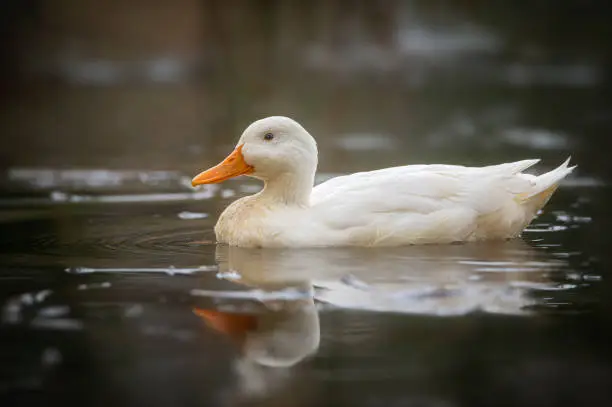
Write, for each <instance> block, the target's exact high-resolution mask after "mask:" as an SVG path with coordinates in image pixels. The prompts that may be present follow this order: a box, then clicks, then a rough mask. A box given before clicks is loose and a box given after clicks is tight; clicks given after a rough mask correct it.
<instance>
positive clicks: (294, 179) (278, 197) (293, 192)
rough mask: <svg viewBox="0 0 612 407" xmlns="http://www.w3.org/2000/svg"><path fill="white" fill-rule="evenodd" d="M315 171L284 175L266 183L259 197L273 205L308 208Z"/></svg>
mask: <svg viewBox="0 0 612 407" xmlns="http://www.w3.org/2000/svg"><path fill="white" fill-rule="evenodd" d="M314 175H315V174H314V171H312V172H309V173H307V174H305V173H302V174H295V173H283V174H280V175H278V176H276V177H274V178H272V179H268V180H266V181H265V184H264V189H263V190H262V191H261V192H260V193H259V197H260V198H261V199H264V200H266V201H270V202H272V203H279V204H284V205H295V206H308V205H310V194H311V192H312V187H313V185H314Z"/></svg>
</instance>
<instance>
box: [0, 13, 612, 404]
mask: <svg viewBox="0 0 612 407" xmlns="http://www.w3.org/2000/svg"><path fill="white" fill-rule="evenodd" d="M85 3H86V2H85ZM287 3H291V2H287ZM372 3H374V2H372ZM391 3H392V2H389V4H391ZM431 3H432V4H433V3H436V6H435V7H433V6H423V7H417V6H416V4H417V2H404V3H401V2H398V3H393V4H395V5H396V6H397V10H392V11H393V12H392V13H390V14H389V13H387V14H385V13H383V14H382V16H381V15H379V14H375V15H372V16H370V15H369V14H368V13H369V11H368V9H367V7H365V6H362V9H360V10H361V11H360V12H359V13H361V14H359V13H357V14H355V15H353V14H350V13H349V14H347V15H346V16H344V14H342V13H336V12H334V11H333V10H331V11H330V10H328V9H326V7H324V5H322V4H319V3H317V4H318V5H317V6H316V8H314V9H313V10H315V9H316V10H319V12H312V13H310V14H308V13H306V11H304V10H302V7H301V6H299V5H297V3H291V4H293V6H292V7H294V8H295V9H292V7H289V6H287V7H288V8H287V9H285V8H283V7H280V6H279V7H278V9H279V10H280V11H278V10H277V12H276V13H272V14H270V13H268V10H267V9H266V10H263V9H262V10H259V11H253V10H251V11H244V10H243V11H244V16H250V17H252V18H253V19H254V20H256V22H260V23H261V22H263V23H262V27H264V26H265V27H269V29H267V30H261V29H259V30H258V29H253V27H252V26H251V25H249V21H251V20H250V19H246V20H245V19H242V20H241V19H240V18H238V17H236V20H235V21H234V20H232V21H234V22H233V23H228V22H227V21H226V22H221V23H219V26H220V27H221V28H223V27H225V30H220V32H222V33H221V34H218V35H219V36H218V37H215V36H213V37H210V38H212V40H210V38H209V40H210V43H207V47H208V48H206V49H207V52H205V53H204V54H203V55H204V56H205V58H203V59H202V61H203V65H204V68H203V69H204V71H203V72H199V75H201V76H199V77H198V76H197V75H196V76H195V79H194V77H193V76H189V75H187V73H185V75H184V77H183V76H181V75H182V74H181V72H183V71H181V69H179V68H180V66H182V65H180V64H179V65H172V64H173V63H176V64H178V63H179V62H180V61H179V62H177V61H174V60H172V59H171V58H170V57H168V58H170V59H164V60H163V61H161V62H163V63H162V65H161V67H162V68H164V67H165V68H164V69H165V70H164V69H161V68H160V67H159V66H157V65H156V64H157V63H161V62H160V61H157V60H147V61H145V62H146V63H143V64H144V65H142V66H141V65H134V66H132V65H130V64H129V63H128V62H125V61H123V62H121V63H119V62H118V59H117V57H113V55H114V54H112V52H111V51H112V50H114V49H115V48H113V47H111V46H109V47H107V48H104V47H101V48H100V49H102V50H106V51H108V52H110V54H109V55H110V56H109V55H107V56H106V59H104V58H105V57H104V55H103V56H101V57H100V56H96V57H92V56H91V55H87V53H85V55H81V54H79V51H78V50H79V49H86V48H79V46H76V45H74V44H73V43H70V42H69V44H73V45H71V46H69V47H68V51H70V52H67V53H65V54H63V53H61V52H60V53H59V54H58V55H59V56H58V57H57V58H58V59H57V61H56V60H53V59H49V60H50V61H51V62H52V63H51V62H49V65H48V66H47V65H44V63H43V62H40V61H47V59H45V58H41V59H40V60H39V59H36V58H30V59H28V58H25V59H20V60H19V61H21V62H23V61H26V62H27V63H30V64H31V63H33V62H32V61H39V63H40V64H42V65H41V66H38V65H36V63H34V65H36V66H35V67H36V68H37V69H38V70H37V69H33V68H32V66H30V65H27V63H26V68H28V69H26V68H24V66H22V65H19V64H17V65H16V67H14V69H15V70H16V71H18V72H21V73H22V74H23V72H29V73H30V74H32V72H35V73H36V72H39V73H40V72H43V73H45V74H44V75H43V74H41V75H42V76H41V77H37V76H36V75H34V77H33V78H26V79H24V78H21V82H18V81H17V82H15V83H11V84H10V86H8V85H7V87H6V88H7V90H9V91H11V92H10V93H8V94H9V97H6V98H4V99H3V104H2V106H1V107H2V110H1V113H2V114H0V124H1V125H2V128H3V137H4V138H3V146H2V149H1V150H0V157H1V158H2V166H1V167H0V168H1V169H2V175H1V176H0V405H1V406H30V405H33V406H34V405H36V406H48V405H66V406H72V405H75V406H165V407H169V406H202V407H208V406H238V405H259V406H321V407H322V406H329V407H334V406H368V407H377V406H381V407H383V406H384V407H386V406H393V407H395V406H398V407H399V406H402V407H403V406H435V407H455V406H457V407H459V406H470V407H471V406H543V407H547V406H610V405H612V363H611V362H612V360H611V356H612V355H611V354H610V353H611V351H610V344H611V343H612V331H611V329H610V323H611V322H612V318H611V317H610V315H612V314H610V310H611V307H610V305H611V304H612V301H611V298H612V286H611V285H610V279H611V277H612V276H611V275H610V267H609V264H610V260H611V259H612V256H610V253H609V251H608V247H609V246H610V242H611V241H612V239H611V238H610V232H609V231H610V230H612V228H611V227H612V215H611V214H610V213H611V212H610V208H611V207H612V199H611V194H610V192H612V191H611V190H610V179H611V178H610V174H612V171H610V169H611V168H612V165H611V161H610V160H609V158H608V157H609V151H610V150H609V148H608V145H609V142H608V139H609V137H610V134H612V119H611V118H612V104H611V103H610V101H611V100H612V99H611V98H610V97H609V96H610V95H611V94H612V92H611V91H610V90H611V86H610V84H611V81H610V77H609V72H608V71H609V67H610V66H611V62H612V57H611V54H610V52H609V51H610V47H609V40H606V38H609V36H607V34H606V33H608V34H609V33H610V29H609V27H610V26H609V18H607V17H609V16H610V12H609V11H608V10H607V8H606V7H603V6H601V7H600V9H597V8H595V11H593V10H591V11H590V12H589V13H590V14H589V13H586V14H580V13H579V12H578V10H574V9H572V8H571V7H569V6H567V7H566V6H563V7H561V6H558V5H557V3H556V2H542V4H548V6H549V7H548V8H546V7H544V6H537V7H536V6H534V9H533V10H531V12H530V13H528V15H526V14H525V15H523V14H522V13H519V12H517V11H514V12H513V11H512V10H514V9H513V8H512V7H505V6H502V5H501V3H500V4H498V5H497V6H495V7H491V8H489V9H482V10H480V12H479V11H478V10H477V9H478V8H477V7H476V8H470V7H467V6H466V7H465V8H462V7H460V6H457V7H456V8H455V7H453V6H452V4H455V3H453V2H431ZM456 3H457V4H459V2H456ZM586 3H589V2H586ZM594 3H595V2H593V4H594ZM66 4H68V3H66ZM126 4H127V3H126ZM177 4H178V2H177ZM181 4H182V3H181ZM194 4H195V3H194ZM207 4H208V3H207ZM266 4H267V3H266ZM360 4H361V3H360ZM401 4H412V6H407V5H405V6H404V5H401ZM423 4H425V2H424V3H423ZM427 4H429V3H427ZM589 4H590V3H589ZM444 5H447V6H446V7H445V6H444ZM117 7H119V6H117ZM177 7H178V6H177ZM313 7H314V6H313ZM218 8H219V9H223V7H222V6H220V5H219V6H218ZM243 8H244V7H243ZM578 8H579V7H578ZM206 10H208V9H206ZM241 10H242V9H241ZM283 10H284V11H283ZM292 10H293V11H292ZM334 10H335V9H334ZM552 10H554V13H553V11H552ZM51 11H53V9H49V10H47V11H46V12H47V13H51ZM383 11H384V10H383ZM217 12H219V13H221V14H223V13H222V10H221V11H219V10H217ZM285 12H287V13H289V14H287V15H285V14H283V13H285ZM302 12H303V13H304V16H307V18H306V17H304V19H305V20H304V19H302V14H300V13H302ZM327 12H329V13H330V14H329V15H328V14H326V13H327ZM41 13H42V15H44V12H42V11H41ZM75 13H77V12H76V11H75ZM185 13H186V14H190V15H191V14H193V13H190V12H187V11H186V12H185ZM249 13H251V14H249ZM252 13H255V14H252ZM291 13H294V14H291ZM606 13H607V14H606ZM162 14H163V13H162ZM204 14H205V13H203V14H202V15H204ZM50 15H51V17H49V18H50V19H52V18H58V17H57V15H55V14H53V13H51V14H50ZM54 15H55V17H53V16H54ZM147 15H148V14H146V13H145V14H138V13H136V14H134V16H141V17H139V20H138V21H139V22H140V21H141V20H140V19H142V21H143V22H142V24H143V27H144V24H145V23H146V21H148V20H146V19H147V18H148V17H147ZM194 15H195V14H194ZM207 15H208V14H207ZM241 15H242V14H241ZM270 15H273V16H275V17H274V18H278V16H285V17H286V19H287V21H289V23H287V24H276V25H274V24H272V23H270V21H271V20H270V21H269V20H267V19H268V18H272V17H270ZM253 16H258V17H257V18H255V17H253ZM291 16H293V17H291ZM317 16H318V17H317ZM334 16H335V17H334ZM351 16H352V17H351ZM385 16H386V17H385ZM393 16H395V17H393ZM585 16H586V17H585ZM213 17H214V16H213ZM392 17H393V18H392ZM41 18H42V17H41ZM66 18H68V17H66ZM208 18H211V17H210V16H208ZM100 19H101V21H103V16H102V17H100ZM213 19H214V18H213ZM308 19H310V20H308ZM377 19H383V20H382V21H383V22H382V23H380V22H379V23H376V21H379V20H377ZM386 19H387V20H386ZM145 20H146V21H145ZM328 20H329V21H328ZM374 20H376V21H374ZM96 21H97V20H96ZM125 21H128V22H129V21H131V20H129V18H127V17H126V20H125ZM207 21H208V20H207ZM274 21H277V20H274ZM305 21H306V22H305ZM313 21H315V22H314V23H313ZM316 21H318V23H316ZM321 21H324V22H325V21H326V23H325V24H323V23H322V22H321ZM354 21H357V22H361V23H360V24H361V25H360V24H357V25H354V24H353V23H352V22H354ZM373 21H374V22H373ZM391 21H393V22H394V23H393V24H391ZM268 23H269V24H268ZM366 23H367V24H366ZM369 23H371V24H372V25H369ZM66 24H67V23H66ZM92 24H93V23H92ZM117 24H119V23H117ZM185 24H187V23H185ZM224 24H226V26H224ZM232 24H233V25H232ZM253 24H254V23H253ZM317 24H323V25H324V26H318V25H317ZM330 24H331V25H330ZM377 24H382V26H383V29H382V31H378V30H376V29H372V27H376V26H377ZM162 25H163V24H162ZM178 25H180V24H168V26H169V27H176V26H178ZM51 26H52V25H50V27H51ZM62 27H64V30H67V31H69V29H68V28H66V26H62ZM160 27H161V26H160ZM214 27H217V26H214ZM228 27H229V28H228ZM232 27H234V29H232ZM235 27H247V29H245V30H242V31H241V30H239V29H236V28H235ZM257 27H259V26H257ZM338 27H340V28H338ZM368 27H369V28H368ZM217 28H219V27H217ZM260 28H261V27H260ZM48 29H51V28H48ZM81 29H83V27H81ZM159 29H160V30H162V28H159ZM92 30H93V28H92ZM117 30H119V28H117ZM143 30H144V28H143ZM162 31H163V30H162ZM162 31H160V32H162ZM59 32H60V33H61V30H59ZM117 32H119V31H117ZM223 33H224V34H223ZM309 33H310V34H309ZM315 34H316V35H315ZM32 35H33V34H32ZM56 35H60V34H57V33H56ZM66 35H67V34H66ZM134 35H136V34H134ZM117 36H118V38H119V37H120V35H119V34H117ZM49 38H55V37H49ZM100 38H102V39H104V38H106V37H105V36H101V37H100ZM147 38H149V37H148V36H147ZM207 38H208V37H207ZM102 39H99V40H100V41H102ZM90 40H91V39H90ZM49 41H52V40H51V39H50V40H49ZM135 43H136V45H138V44H139V43H138V41H135ZM120 45H121V44H119V45H118V44H115V45H113V46H114V47H116V48H117V49H122V48H121V46H120ZM49 47H51V46H50V45H49ZM19 49H20V50H22V52H25V51H24V50H28V49H30V48H28V47H22V48H19ZM100 49H99V50H98V51H100ZM109 50H111V51H109ZM124 51H125V50H124ZM264 51H265V52H264ZM100 52H101V51H100ZM259 52H264V53H263V54H260V53H259ZM94 54H95V53H94ZM81 57H82V58H81ZM62 58H67V59H66V60H63V59H62ZM79 58H81V59H79ZM113 58H114V59H113ZM119 59H120V58H119ZM28 61H29V62H28ZM53 61H55V62H53ZM168 61H170V62H168ZM172 61H174V62H172ZM21 62H20V63H21ZM54 64H55V65H54ZM147 64H148V65H147ZM164 64H165V65H164ZM168 64H169V65H168ZM139 67H140V68H139ZM156 67H157V68H156ZM172 67H174V68H176V69H174V68H172ZM177 67H178V68H177ZM30 68H32V69H30ZM43 68H44V69H43ZM145 68H146V69H145ZM139 69H141V70H140V71H139ZM147 69H150V70H152V71H148V70H147ZM160 69H161V70H160ZM173 69H174V70H173ZM22 71H23V72H22ZM56 71H57V72H56ZM126 72H127V73H126ZM143 72H144V73H147V72H148V74H150V75H153V74H152V73H151V72H153V73H156V74H155V75H157V76H155V75H153V77H152V78H153V79H151V77H149V78H148V79H146V78H145V79H143V78H142V77H138V75H137V74H138V73H140V74H143ZM164 73H165V74H167V75H170V76H168V77H166V76H163V75H162V74H164ZM47 74H48V75H47ZM128 74H129V75H132V76H129V75H128ZM23 75H25V76H26V77H27V75H26V74H23ZM45 75H47V76H45ZM49 75H50V76H51V77H52V80H50V79H49ZM126 75H128V76H126ZM143 75H144V74H143ZM160 75H161V76H160ZM173 75H174V76H173ZM160 78H161V79H160ZM164 78H165V79H164ZM168 78H169V79H168ZM198 78H199V79H198ZM147 81H148V82H147ZM272 114H284V115H290V116H294V117H295V118H296V119H298V120H299V121H300V122H302V124H304V126H305V127H306V128H307V129H309V130H310V131H311V132H312V134H313V135H314V136H315V137H316V138H317V141H318V144H319V149H320V165H319V167H320V174H319V178H318V180H317V182H320V181H321V180H323V179H325V178H328V177H330V176H333V175H336V174H342V173H349V172H353V171H358V170H368V169H376V168H380V167H387V166H393V165H399V164H417V163H433V162H443V163H453V164H466V165H489V164H495V163H499V162H504V161H512V160H519V159H526V158H536V157H541V158H542V159H543V161H542V163H541V164H538V166H536V167H535V168H534V172H536V173H538V172H543V171H545V170H548V169H551V168H553V167H554V166H556V165H559V164H560V163H561V162H562V161H563V160H565V158H566V157H567V156H568V155H570V154H571V155H572V157H573V159H572V161H573V162H574V163H576V164H578V166H579V167H578V169H577V170H576V171H575V172H574V173H573V174H572V175H571V176H570V177H569V178H568V179H567V180H565V181H564V183H563V184H562V186H561V188H560V189H559V190H558V191H557V192H556V194H555V195H554V196H553V198H552V200H551V201H550V203H549V204H548V205H547V206H546V208H545V209H544V211H543V212H542V213H541V214H540V216H539V217H538V218H537V219H536V220H535V221H534V222H533V223H532V225H530V226H529V228H528V229H527V230H526V231H525V233H524V234H523V236H522V238H520V239H517V240H514V241H509V242H494V243H482V244H465V245H449V246H411V247H401V248H380V249H374V248H337V249H317V250H311V249H307V250H245V249H237V248H228V247H225V246H217V245H216V244H215V237H214V233H213V226H214V224H215V222H216V220H217V218H218V216H219V214H220V213H221V211H222V210H223V208H225V207H226V206H227V205H228V204H229V203H230V202H232V201H233V200H235V199H237V198H239V197H241V196H245V195H248V194H251V193H253V192H255V191H257V190H258V189H259V188H260V186H259V185H258V184H257V183H256V182H254V181H252V180H249V179H244V178H240V179H237V180H232V181H229V182H226V183H224V184H222V185H214V186H206V187H201V188H199V189H197V190H194V189H192V188H191V186H190V179H191V177H192V176H193V175H194V174H196V173H197V172H199V171H200V170H201V169H203V168H206V167H208V166H210V165H212V164H214V163H216V162H218V161H219V160H220V159H222V158H223V157H224V156H225V155H226V154H227V153H228V152H229V151H231V148H232V146H233V144H234V142H235V140H236V139H237V137H238V135H239V133H240V132H241V131H242V129H243V128H244V127H246V125H247V124H248V123H249V122H250V121H252V120H255V119H256V118H259V117H261V116H264V115H272ZM388 193H389V194H392V193H393V191H388Z"/></svg>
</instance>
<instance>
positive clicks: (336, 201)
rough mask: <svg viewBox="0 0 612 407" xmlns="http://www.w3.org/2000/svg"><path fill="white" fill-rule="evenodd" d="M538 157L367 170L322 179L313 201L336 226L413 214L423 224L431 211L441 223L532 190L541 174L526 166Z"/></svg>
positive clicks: (385, 221)
mask: <svg viewBox="0 0 612 407" xmlns="http://www.w3.org/2000/svg"><path fill="white" fill-rule="evenodd" d="M536 162H538V160H524V161H519V162H514V163H508V164H501V165H495V166H489V167H463V166H453V165H413V166H404V167H394V168H387V169H383V170H378V171H371V172H361V173H356V174H352V175H347V176H341V177H337V178H333V179H330V180H329V181H327V182H324V183H322V184H320V185H318V186H317V187H315V188H314V190H313V193H312V196H311V204H312V206H313V208H314V209H315V210H316V211H317V212H319V213H320V214H321V216H322V217H324V218H325V219H326V222H327V223H328V225H329V226H330V227H333V228H351V227H353V226H355V227H356V226H361V225H364V224H375V225H385V224H386V225H389V222H393V221H395V220H398V221H402V222H403V221H406V220H407V219H410V221H411V222H416V223H414V224H415V225H418V224H419V223H420V222H423V223H427V222H429V221H425V220H424V218H423V217H422V216H420V215H431V214H437V215H436V216H438V215H441V216H438V217H437V218H436V223H439V222H444V220H445V219H447V218H448V217H449V216H450V217H452V216H453V215H457V217H465V216H468V215H469V213H472V214H473V215H474V216H476V215H478V214H482V213H489V212H492V211H495V210H496V209H497V208H499V207H501V206H503V205H504V204H506V203H507V202H508V201H511V200H512V198H513V197H515V196H516V195H518V194H521V193H524V192H525V191H529V190H530V188H532V186H533V183H534V181H533V179H534V178H535V177H533V176H531V175H527V174H521V173H520V171H522V170H524V169H526V168H528V167H530V166H532V165H534V164H535V163H536ZM468 212H469V213H468ZM396 215H401V216H396ZM451 223H452V222H451Z"/></svg>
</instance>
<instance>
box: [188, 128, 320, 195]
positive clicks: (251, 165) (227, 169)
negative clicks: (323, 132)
mask: <svg viewBox="0 0 612 407" xmlns="http://www.w3.org/2000/svg"><path fill="white" fill-rule="evenodd" d="M316 167H317V144H316V142H315V140H314V138H313V137H312V136H311V135H310V134H309V133H308V132H307V131H306V130H305V129H304V128H303V127H302V126H301V125H300V124H299V123H298V122H296V121H295V120H292V119H290V118H288V117H283V116H272V117H266V118H264V119H261V120H257V121H256V122H254V123H252V124H251V125H250V126H249V127H247V128H246V130H244V132H243V133H242V136H241V137H240V140H239V141H238V144H237V145H236V148H235V149H234V151H233V152H232V153H231V154H230V155H229V156H227V158H225V160H223V161H222V162H221V163H219V164H217V165H216V166H214V167H212V168H209V169H207V170H206V171H203V172H201V173H200V174H198V175H197V176H196V177H195V178H193V180H192V181H191V183H192V185H193V186H197V185H202V184H215V183H219V182H223V181H225V180H227V179H229V178H233V177H237V176H240V175H248V176H251V177H255V178H258V179H261V180H263V181H266V182H268V181H274V180H275V179H277V178H295V177H300V178H306V179H310V180H311V181H312V180H313V179H314V173H315V171H316ZM311 185H312V184H311Z"/></svg>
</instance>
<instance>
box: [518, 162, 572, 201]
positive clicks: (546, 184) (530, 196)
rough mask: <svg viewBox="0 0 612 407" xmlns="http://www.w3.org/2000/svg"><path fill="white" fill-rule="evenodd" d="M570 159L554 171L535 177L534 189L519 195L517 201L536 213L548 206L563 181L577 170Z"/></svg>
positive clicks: (533, 180)
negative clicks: (571, 164) (570, 164)
mask: <svg viewBox="0 0 612 407" xmlns="http://www.w3.org/2000/svg"><path fill="white" fill-rule="evenodd" d="M570 158H571V157H569V158H568V159H567V160H565V162H564V163H563V164H561V165H560V166H558V167H557V168H555V169H554V170H552V171H549V172H547V173H545V174H542V175H539V176H537V177H534V178H533V179H532V180H531V181H532V182H533V187H532V188H531V189H530V190H529V191H528V192H524V193H522V194H519V195H518V196H517V200H518V201H519V202H520V203H522V204H524V205H528V206H530V207H532V208H533V209H535V210H536V211H537V210H538V209H540V208H542V207H543V206H544V205H546V203H547V202H548V200H549V199H550V197H551V196H552V194H553V193H554V192H555V191H556V190H557V188H558V187H559V183H560V182H561V180H562V179H563V178H565V177H566V176H567V175H568V174H569V173H570V172H572V171H573V170H574V168H576V166H575V165H574V166H571V167H570V166H569V162H570Z"/></svg>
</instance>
